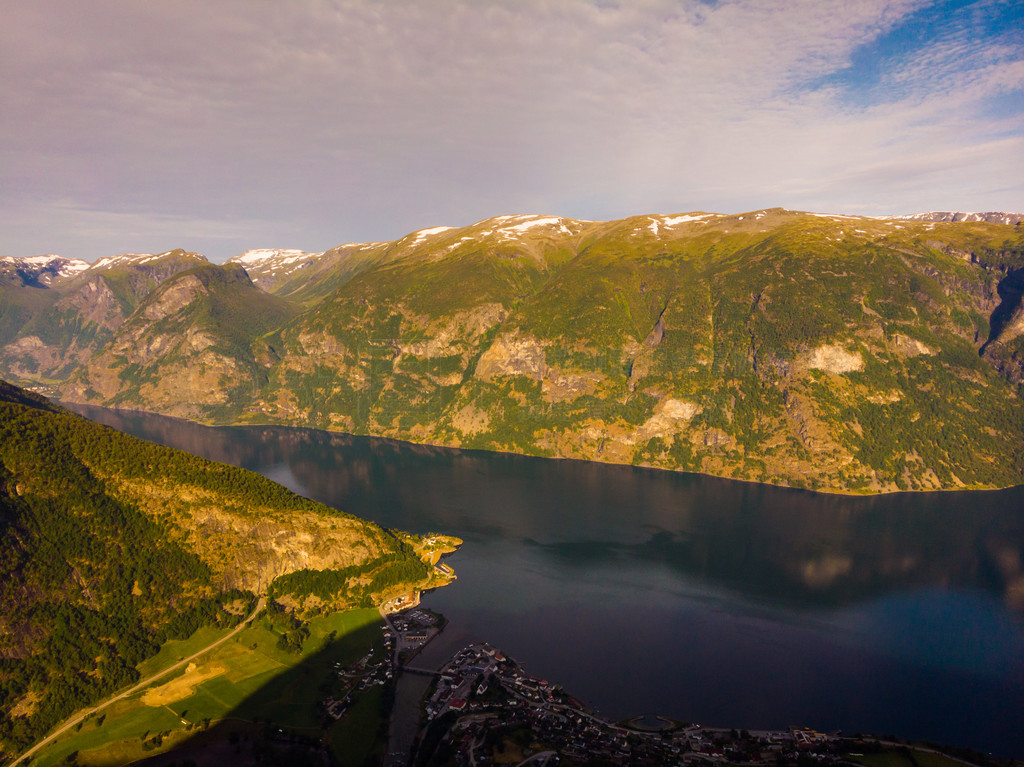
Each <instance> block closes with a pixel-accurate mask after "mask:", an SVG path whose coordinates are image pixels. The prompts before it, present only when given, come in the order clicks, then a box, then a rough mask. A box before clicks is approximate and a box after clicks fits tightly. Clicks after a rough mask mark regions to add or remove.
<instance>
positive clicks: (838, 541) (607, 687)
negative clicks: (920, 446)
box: [75, 407, 1024, 757]
mask: <svg viewBox="0 0 1024 767" xmlns="http://www.w3.org/2000/svg"><path fill="white" fill-rule="evenodd" d="M75 409H76V410H79V411H80V412H82V413H83V414H84V415H87V416H88V417H90V418H92V419H94V420H97V421H100V422H101V423H107V424H109V425H111V426H114V427H116V428H118V429H121V430H123V431H126V432H128V433H131V434H134V435H136V436H140V437H143V438H146V439H150V440H153V441H156V442H160V443H162V444H166V445H170V446H172V447H177V448H181V449H184V450H188V451H190V452H193V453H196V454H198V455H202V456H204V457H207V458H212V459H214V460H219V461H223V462H226V463H231V464H235V465H237V466H243V467H245V468H248V469H252V470H255V471H258V472H261V473H262V474H265V475H266V476H268V477H270V478H272V479H274V480H276V481H278V482H280V483H282V484H284V485H286V486H288V487H290V488H292V489H293V490H295V491H297V492H299V493H302V494H304V495H307V496H309V497H311V498H315V499H316V500H319V501H322V502H324V503H327V504H330V505H332V506H336V507H338V508H341V509H344V510H346V511H349V512H352V513H354V514H358V515H360V516H363V517H366V518H369V519H372V520H374V521H376V522H378V523H380V524H382V525H384V526H387V527H395V528H401V529H405V530H410V531H413V532H419V533H426V532H431V531H437V532H443V533H448V534H452V535H457V536H459V537H460V538H462V539H464V541H465V545H464V546H463V547H462V548H461V549H460V550H459V551H458V552H457V553H456V554H454V555H452V556H451V557H450V559H449V560H448V561H449V562H450V564H451V565H452V566H453V567H454V568H455V570H456V572H457V573H458V580H457V581H456V582H455V583H454V584H452V585H451V586H448V587H446V588H443V589H440V590H438V591H435V592H432V593H430V594H427V595H425V597H424V600H423V601H424V604H426V605H427V606H429V607H431V608H434V609H436V610H439V611H441V612H443V613H445V614H446V615H447V616H448V617H449V619H450V621H451V624H450V626H449V627H448V628H447V629H446V630H445V632H444V633H443V634H442V635H441V637H439V639H438V640H436V641H435V643H434V644H433V645H431V646H430V647H428V649H427V653H426V654H425V655H426V657H425V660H430V657H431V656H434V657H439V656H440V655H441V654H443V653H446V652H450V651H451V650H453V649H455V648H456V647H457V646H461V644H464V643H466V642H468V641H474V640H486V641H489V642H491V643H492V644H494V645H497V646H498V647H501V648H502V649H504V650H505V651H506V652H508V653H510V654H511V655H512V656H513V657H515V658H516V659H517V660H519V661H520V662H521V663H522V664H523V665H524V666H525V668H526V669H527V670H528V671H529V672H530V673H532V674H535V675H538V676H543V677H546V678H548V679H550V680H552V681H555V682H558V683H560V684H562V685H563V686H565V688H566V689H567V690H568V691H569V692H571V693H573V694H575V695H577V696H579V697H580V698H582V699H583V700H584V701H586V702H587V703H589V704H590V705H592V706H594V707H595V708H597V709H598V710H599V711H600V712H601V713H603V714H605V715H607V716H610V717H612V718H623V717H626V716H632V715H638V714H644V713H659V714H664V715H668V716H671V717H675V718H678V719H682V720H686V721H696V722H700V723H702V724H705V725H711V726H725V727H737V728H748V729H755V728H768V727H771V728H774V727H785V726H787V725H807V726H811V727H815V728H818V729H822V730H834V729H842V730H843V731H844V732H847V733H853V732H857V731H864V732H873V733H876V734H889V733H893V734H896V735H898V736H901V737H912V738H919V739H928V740H934V741H940V742H945V743H953V744H957V745H966V746H970V747H973V748H977V749H979V750H983V751H989V752H993V753H995V754H997V755H1005V756H1016V757H1022V756H1024V488H1015V489H1011V490H1005V491H998V492H963V493H930V494H900V495H890V496H876V497H868V498H859V497H845V496H835V495H821V494H814V493H809V492H804V491H796V490H787V489H782V488H774V487H769V486H765V485H757V484H750V483H740V482H731V481H728V480H720V479H714V478H710V477H703V476H699V475H690V474H677V473H670V472H660V471H651V470H645V469H639V468H631V467H622V466H608V465H602V464H593V463H584V462H576V461H549V460H543V459H533V458H526V457H522V456H513V455H504V454H492V453H481V452H460V451H457V450H447V449H440V448H432V447H422V446H416V445H409V444H404V443H397V442H392V441H388V440H379V439H371V438H362V437H349V436H344V435H337V434H329V433H325V432H318V431H313V430H305V429H289V428H265V427H235V428H208V427H202V426H198V425H195V424H191V423H187V422H183V421H178V420H174V419H168V418H162V417H159V416H150V415H140V414H128V413H118V412H114V411H107V410H103V409H100V408H86V407H76V408H75Z"/></svg>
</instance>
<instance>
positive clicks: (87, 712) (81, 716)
mask: <svg viewBox="0 0 1024 767" xmlns="http://www.w3.org/2000/svg"><path fill="white" fill-rule="evenodd" d="M266 604H267V598H266V597H265V596H261V597H260V598H259V601H258V602H257V603H256V608H255V609H254V610H253V611H252V613H250V614H249V617H248V618H246V619H245V620H244V621H242V622H241V623H239V624H238V625H237V626H235V628H234V629H233V630H232V631H231V632H230V633H228V634H225V635H224V636H222V637H221V638H220V639H218V640H217V641H216V642H213V643H211V644H208V645H207V646H206V647H204V648H202V649H201V650H198V651H197V652H194V653H192V654H191V655H189V656H188V657H187V658H182V659H181V660H179V661H178V662H177V663H175V664H174V665H173V666H171V667H169V668H165V669H164V670H163V671H158V672H157V673H155V674H153V675H152V676H149V677H147V678H145V679H143V680H142V681H140V682H137V683H136V684H134V685H133V686H132V687H129V688H128V689H127V690H123V691H122V692H119V693H118V694H117V695H115V696H114V697H112V698H107V700H105V701H104V702H103V703H100V704H99V705H97V706H94V707H93V708H87V709H84V710H82V711H80V712H79V713H77V714H75V715H74V716H73V717H71V718H70V719H68V720H67V721H66V722H65V723H64V724H63V725H61V726H60V727H59V728H57V729H56V730H54V731H53V732H51V733H50V734H49V735H47V736H46V737H45V738H43V739H42V740H41V741H39V742H38V743H36V744H35V745H34V746H32V748H30V749H29V750H28V751H25V752H24V753H23V754H22V755H21V756H19V757H18V758H17V759H15V760H14V761H13V762H11V764H10V767H16V765H18V764H21V763H22V762H24V761H26V760H28V759H31V758H32V757H33V756H35V754H36V752H38V751H39V750H40V749H43V748H45V747H46V746H48V745H50V743H52V742H53V741H54V740H56V739H57V738H59V737H60V736H61V735H63V734H64V733H66V732H67V731H68V730H70V729H71V728H72V727H74V726H75V725H76V724H78V723H79V722H82V721H85V718H86V717H88V716H92V715H93V714H98V713H99V712H100V711H103V710H104V709H105V708H107V707H108V706H110V705H111V704H113V703H116V702H117V701H119V700H124V699H125V698H127V697H128V696H129V695H134V694H135V693H137V692H138V691H139V690H141V689H143V688H144V687H148V686H149V685H151V684H153V682H155V681H156V680H157V679H160V678H161V677H165V676H167V675H168V674H170V673H171V672H173V671H177V670H178V669H181V668H184V667H185V666H187V665H188V664H189V663H191V662H192V661H194V660H195V659H196V658H198V657H199V656H200V655H202V654H204V653H207V652H209V651H210V650H212V649H213V648H215V647H219V646H220V645H222V644H224V643H225V642H226V641H228V640H229V639H231V638H232V637H233V636H235V635H236V634H238V633H239V632H240V631H242V630H243V629H244V628H245V627H246V626H248V625H249V624H250V623H252V621H253V619H254V618H255V617H256V616H257V615H259V613H260V610H262V609H263V608H264V607H265V606H266Z"/></svg>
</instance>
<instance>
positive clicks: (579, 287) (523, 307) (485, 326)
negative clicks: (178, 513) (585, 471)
mask: <svg viewBox="0 0 1024 767" xmlns="http://www.w3.org/2000/svg"><path fill="white" fill-rule="evenodd" d="M268 253H270V252H268ZM1022 254H1024V234H1022V232H1021V227H1020V225H1017V226H1012V225H1009V224H1004V223H989V222H985V221H970V222H968V221H958V222H955V223H954V222H943V221H929V220H913V221H911V220H900V219H873V218H865V217H851V216H828V215H819V214H809V213H799V212H794V211H788V210H784V209H778V208H776V209H770V210H763V211H754V212H752V213H746V214H743V215H735V216H724V215H720V214H712V213H701V212H696V213H689V214H684V215H677V216H635V217H632V218H628V219H623V220H620V221H610V222H585V221H572V220H569V219H564V218H558V217H551V216H501V217H498V218H493V219H487V220H485V221H481V222H478V223H477V224H473V225H471V226H468V227H462V228H449V227H437V228H434V229H425V230H421V231H418V232H413V233H412V234H410V235H408V236H406V237H404V238H402V239H400V240H397V241H395V242H391V243H371V244H368V245H365V246H356V245H346V246H340V247H339V248H336V249H335V250H334V251H328V253H325V254H320V255H317V256H309V257H308V258H307V257H306V255H307V254H299V255H298V256H295V255H285V256H281V254H280V253H277V254H276V255H275V256H274V258H265V259H260V258H256V259H253V258H252V256H251V254H250V256H248V258H249V259H250V261H251V262H252V263H250V267H251V268H253V269H254V270H258V269H263V270H264V272H260V274H261V275H262V276H261V277H260V279H265V280H266V281H267V284H268V285H271V286H272V289H273V291H274V292H275V295H276V296H277V297H278V299H280V298H281V297H282V296H285V297H287V299H288V301H289V302H290V306H293V307H295V309H289V308H288V305H284V304H277V305H274V304H271V303H270V302H271V300H272V297H271V296H268V295H267V294H266V293H262V292H260V291H259V290H257V289H256V288H255V287H253V286H252V285H248V284H246V280H243V279H242V278H241V276H239V274H238V271H237V270H238V268H239V267H238V265H237V264H242V263H249V262H247V261H244V260H243V258H244V257H240V259H238V261H237V262H236V264H235V265H225V267H204V268H205V269H207V270H209V269H228V270H229V269H235V270H236V271H235V272H231V274H235V277H232V278H230V279H227V278H225V280H226V282H225V281H224V280H222V282H225V284H224V285H221V286H220V287H217V289H215V290H214V289H208V288H207V287H206V286H205V285H203V286H201V287H200V286H198V285H196V286H195V291H194V294H190V298H189V301H185V302H184V303H182V304H181V306H178V305H175V307H174V310H173V311H171V310H170V309H168V310H166V311H164V310H161V309H159V307H161V306H163V305H164V304H162V303H161V302H165V299H164V298H163V296H165V295H171V294H172V293H173V291H178V293H173V294H174V295H178V294H179V293H181V291H183V290H184V288H182V285H183V284H184V282H183V281H184V280H185V279H186V278H185V277H184V276H179V277H177V278H175V280H171V281H170V282H168V283H166V284H165V285H163V286H161V288H160V289H159V290H157V291H155V292H154V293H153V294H151V295H150V296H149V297H148V298H147V299H146V300H145V302H144V303H143V304H142V305H140V306H139V307H138V308H137V309H136V310H135V312H134V314H133V315H132V316H131V317H130V318H128V319H126V320H125V321H124V322H122V324H121V325H120V326H119V327H118V329H117V331H116V336H112V337H111V340H109V341H108V342H106V344H105V345H102V346H99V347H98V348H97V347H95V346H94V351H93V352H92V353H91V356H90V357H89V360H88V362H87V363H85V364H83V365H81V366H79V367H78V368H77V370H76V371H75V372H74V373H73V374H72V375H71V376H70V380H69V381H68V382H67V383H65V384H63V385H62V386H61V393H62V396H64V397H66V398H68V399H70V400H72V401H80V402H88V403H91V404H103V405H108V406H110V405H113V406H121V407H131V408H139V409H145V410H154V411H158V412H163V413H168V414H173V415H181V416H186V417H191V418H197V419H201V420H206V421H215V422H219V423H239V422H246V423H253V422H269V423H281V424H295V425H304V426H315V427H320V428H328V429H336V430H343V431H349V432H354V433H361V434H375V435H381V436H388V437H395V438H399V439H407V440H412V441H421V442H431V443H439V444H445V445H451V446H463V447H473V448H483V449H489V450H509V451H515V452H522V453H530V454H536V455H544V456H552V457H572V458H583V459H590V460H595V459H596V460H604V461H612V462H620V463H634V464H644V465H652V466H657V467H662V468H666V469H683V470H689V471H701V472H707V473H712V474H717V475H721V476H728V477H736V478H742V479H753V480H759V481H766V482H773V483H780V484H789V485H797V486H804V487H811V488H817V489H828V490H841V491H854V492H877V491H893V490H899V489H934V488H953V487H994V486H1005V485H1010V484H1017V483H1020V482H1021V481H1022V479H1024V455H1022V450H1021V445H1022V444H1024V439H1022V437H1024V420H1022V409H1021V407H1020V390H1019V387H1020V385H1021V382H1022V381H1024V305H1022V294H1024V255H1022ZM275 258H276V259H277V260H274V259H275ZM287 259H295V260H294V261H289V260H287ZM285 267H287V269H286V268H285ZM275 270H276V271H275ZM281 270H284V271H281ZM200 272H202V270H200ZM228 273H229V272H225V274H228ZM211 274H212V272H211ZM187 279H189V280H192V281H193V282H196V280H197V278H187ZM176 280H178V281H176ZM198 281H199V282H201V280H198ZM228 283H230V285H232V286H233V287H231V288H230V289H229V288H228V287H227V285H228ZM165 291H166V292H165ZM204 291H205V292H204ZM232 291H234V292H232ZM200 294H202V296H203V297H202V298H200ZM229 294H230V295H238V296H241V295H243V294H244V295H245V296H246V298H245V299H244V301H243V300H241V299H239V300H237V301H236V300H235V299H228V298H219V297H218V296H224V297H226V296H228V295H229ZM182 300H184V299H182ZM190 301H191V302H193V303H190ZM218 301H223V302H226V304H231V305H234V304H242V303H244V304H245V305H246V306H247V307H251V309H250V313H251V314H252V320H251V321H249V320H248V318H247V321H246V322H245V323H243V324H242V325H236V324H233V323H232V322H231V321H225V320H223V319H218V320H217V321H212V320H211V319H210V317H212V310H211V309H202V310H199V309H198V308H197V309H195V310H193V309H186V308H183V307H185V306H186V305H188V306H193V305H194V306H195V307H201V306H213V305H214V304H216V303H217V302H218ZM232 302H234V303H232ZM172 303H173V302H172Z"/></svg>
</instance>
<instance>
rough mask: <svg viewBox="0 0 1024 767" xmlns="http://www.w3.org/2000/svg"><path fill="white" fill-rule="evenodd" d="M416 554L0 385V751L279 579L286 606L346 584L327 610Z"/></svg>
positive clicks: (211, 466) (340, 518) (406, 575)
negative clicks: (316, 584)
mask: <svg viewBox="0 0 1024 767" xmlns="http://www.w3.org/2000/svg"><path fill="white" fill-rule="evenodd" d="M414 543H415V539H414V538H413V537H411V536H407V535H405V534H397V533H394V532H391V531H387V530H384V529H381V528H380V527H378V526H376V525H374V524H372V523H370V522H366V521H363V520H360V519H358V518H356V517H353V516H351V515H348V514H344V513H342V512H340V511H337V510H335V509H331V508H328V507H326V506H323V505H321V504H318V503H315V502H313V501H310V500H308V499H305V498H301V497H299V496H296V495H294V494H293V493H291V492H290V491H288V490H286V489H285V488H283V487H281V486H279V485H276V484H274V483H273V482H270V481H269V480H267V479H265V478H264V477H261V476H259V475H256V474H253V473H250V472H247V471H244V470H241V469H236V468H234V467H230V466H226V465H222V464H216V463H213V462H210V461H207V460H204V459H201V458H198V457H195V456H192V455H189V454H187V453H183V452H180V451H175V450H171V449H169V448H164V447H160V446H157V445H153V444H150V443H147V442H143V441H141V440H137V439H134V438H132V437H128V436H126V435H123V434H121V433H119V432H116V431H114V430H112V429H109V428H106V427H103V426H99V425H97V424H93V423H91V422H89V421H86V420H84V419H82V418H80V417H78V416H76V415H73V414H71V413H69V412H67V411H64V410H63V409H61V408H59V407H56V406H54V405H52V404H50V403H49V402H48V401H46V400H45V399H43V398H41V397H38V396H37V395H33V394H31V393H29V392H25V391H23V390H20V389H18V388H16V387H13V386H10V385H9V384H6V383H3V382H0V744H2V749H0V753H2V751H3V750H7V751H8V752H12V751H15V750H17V749H20V748H22V747H24V746H25V745H27V744H28V743H29V742H31V741H32V740H34V739H35V738H36V737H38V736H39V735H41V734H42V733H44V732H45V731H46V730H48V729H49V728H50V727H51V726H52V725H54V724H55V723H56V722H58V721H59V720H61V719H63V718H64V717H65V716H67V715H68V714H70V713H71V712H72V711H74V710H76V709H78V708H80V707H82V706H83V705H85V704H87V703H89V702H90V701H93V700H96V699H98V698H100V697H102V696H104V695H105V694H107V693H109V692H111V691H113V690H115V689H117V688H119V687H122V686H124V685H126V684H128V683H129V682H132V681H134V680H136V679H137V678H138V676H139V674H138V671H137V670H136V665H137V664H138V663H139V662H140V661H142V660H143V659H144V658H146V657H148V656H150V655H152V654H153V653H155V652H156V651H157V649H158V648H159V646H160V644H161V643H162V642H164V641H166V640H167V639H171V638H180V637H186V636H189V635H190V634H191V633H192V632H193V631H195V629H196V628H197V627H199V626H200V625H210V624H214V625H222V626H226V625H231V624H233V623H235V622H237V621H240V620H242V618H244V617H245V615H247V614H248V612H249V611H250V610H251V609H252V607H253V605H254V604H255V596H256V594H257V593H266V592H267V590H268V588H270V587H271V584H272V583H273V582H274V579H275V578H278V577H279V576H281V575H284V574H286V573H291V572H295V571H299V570H302V571H304V572H306V573H307V574H306V575H304V576H303V575H300V576H296V577H297V578H298V580H294V579H293V580H292V581H288V582H285V583H283V584H281V585H277V586H275V587H274V596H276V597H277V598H279V599H285V600H286V601H287V600H288V599H289V598H291V599H292V601H293V602H294V601H295V600H299V601H301V600H303V599H304V598H305V597H306V595H307V594H308V592H309V588H308V586H307V585H305V581H308V580H309V579H313V580H317V579H319V581H320V582H323V580H324V578H331V575H330V574H331V573H339V574H341V577H340V578H335V579H334V580H332V581H331V583H332V587H333V589H334V590H333V591H332V592H330V593H324V594H321V598H320V600H319V602H318V604H321V605H324V606H325V607H330V608H334V607H341V606H345V605H354V604H375V603H376V602H375V600H376V599H378V598H381V597H382V595H383V594H385V593H386V592H387V591H388V589H389V588H394V587H395V586H402V585H404V586H405V587H408V586H410V585H415V584H419V583H421V582H423V581H424V580H425V579H427V578H428V577H429V575H428V573H429V571H430V568H429V567H428V565H427V564H426V563H425V562H424V560H422V559H421V558H420V557H418V556H417V555H416V553H415V552H414V550H413V544H414ZM359 576H363V577H362V578H360V577H359ZM289 584H293V585H294V586H295V587H296V588H290V587H289Z"/></svg>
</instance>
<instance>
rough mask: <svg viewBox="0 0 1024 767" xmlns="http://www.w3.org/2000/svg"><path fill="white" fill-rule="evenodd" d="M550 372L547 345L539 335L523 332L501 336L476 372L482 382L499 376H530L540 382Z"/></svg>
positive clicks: (481, 357)
mask: <svg viewBox="0 0 1024 767" xmlns="http://www.w3.org/2000/svg"><path fill="white" fill-rule="evenodd" d="M547 372H548V366H547V362H545V357H544V347H543V346H541V345H540V342H539V341H537V339H536V338H532V337H530V336H527V335H520V334H519V333H509V334H506V335H503V336H501V337H500V338H498V339H497V340H496V341H495V342H494V343H493V344H491V346H490V348H489V349H488V350H487V351H485V352H484V353H483V354H482V355H481V356H480V361H479V362H478V363H477V365H476V375H477V377H478V378H479V379H480V380H482V381H493V380H494V379H495V378H497V377H498V376H526V377H527V378H532V379H534V380H535V381H540V380H541V379H543V378H544V377H545V375H546V374H547Z"/></svg>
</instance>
